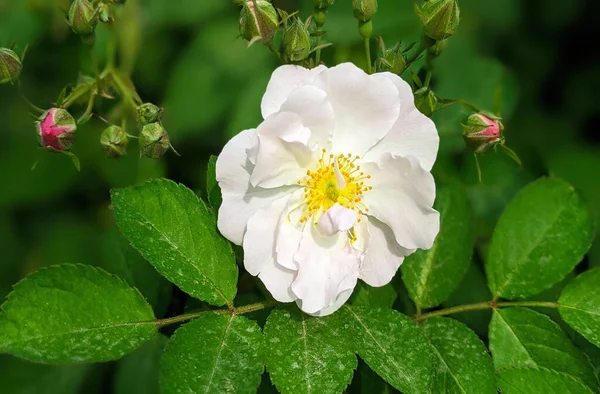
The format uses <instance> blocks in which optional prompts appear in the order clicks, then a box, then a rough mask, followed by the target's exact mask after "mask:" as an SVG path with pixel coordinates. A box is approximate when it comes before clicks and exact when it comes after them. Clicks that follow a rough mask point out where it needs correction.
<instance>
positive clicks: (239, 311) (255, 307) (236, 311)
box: [153, 301, 278, 328]
mask: <svg viewBox="0 0 600 394" xmlns="http://www.w3.org/2000/svg"><path fill="white" fill-rule="evenodd" d="M277 304H278V302H277V301H262V302H257V303H256V304H250V305H244V306H240V307H237V308H233V307H232V308H230V309H215V310H213V311H212V312H214V313H217V314H219V315H243V314H246V313H251V312H256V311H259V310H261V309H266V308H272V307H274V306H276V305H277ZM207 312H211V311H201V312H192V313H186V314H184V315H179V316H174V317H169V318H166V319H157V320H154V322H153V323H154V324H156V325H157V326H158V327H159V328H161V327H165V326H168V325H171V324H177V323H183V322H186V321H189V320H193V319H196V318H198V317H200V315H202V314H203V313H207Z"/></svg>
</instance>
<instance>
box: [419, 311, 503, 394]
mask: <svg viewBox="0 0 600 394" xmlns="http://www.w3.org/2000/svg"><path fill="white" fill-rule="evenodd" d="M420 327H421V329H422V330H423V333H424V334H425V337H427V339H428V340H429V343H430V344H431V346H432V348H433V352H434V353H435V355H436V356H437V365H436V369H437V372H436V374H435V377H434V381H433V387H432V392H434V393H473V394H484V393H492V394H496V378H495V376H494V367H493V366H492V359H491V357H490V355H489V354H488V351H487V349H486V347H485V345H484V344H483V342H481V339H479V338H478V337H477V334H475V333H474V332H473V331H471V330H469V329H468V328H467V327H466V326H465V325H464V324H462V323H460V322H458V321H456V320H454V319H448V318H433V319H428V320H425V321H424V322H423V323H421V325H420Z"/></svg>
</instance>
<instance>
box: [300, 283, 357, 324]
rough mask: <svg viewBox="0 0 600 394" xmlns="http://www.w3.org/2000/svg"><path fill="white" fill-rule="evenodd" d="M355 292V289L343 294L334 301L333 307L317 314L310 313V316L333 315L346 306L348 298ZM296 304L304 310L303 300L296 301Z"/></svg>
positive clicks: (330, 306)
mask: <svg viewBox="0 0 600 394" xmlns="http://www.w3.org/2000/svg"><path fill="white" fill-rule="evenodd" d="M353 291H354V288H352V289H348V290H346V291H343V292H341V293H340V295H338V296H337V298H336V299H335V300H334V301H333V303H332V304H331V305H329V306H328V307H325V308H323V309H321V310H320V311H317V312H315V313H310V315H312V316H318V317H321V316H327V315H331V314H332V313H333V312H335V311H337V310H338V309H340V307H341V306H342V305H344V304H345V303H346V301H348V298H350V296H351V295H352V292H353ZM296 303H297V304H298V306H299V307H300V309H302V300H300V299H298V300H296Z"/></svg>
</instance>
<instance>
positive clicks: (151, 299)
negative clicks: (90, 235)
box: [102, 228, 172, 316]
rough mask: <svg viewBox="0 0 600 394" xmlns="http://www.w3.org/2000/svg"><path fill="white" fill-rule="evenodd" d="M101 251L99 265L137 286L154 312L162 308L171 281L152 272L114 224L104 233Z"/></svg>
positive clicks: (163, 310) (169, 295)
mask: <svg viewBox="0 0 600 394" xmlns="http://www.w3.org/2000/svg"><path fill="white" fill-rule="evenodd" d="M102 253H103V255H104V256H103V257H104V258H103V259H102V268H104V269H105V270H107V271H108V272H110V273H111V274H115V275H117V276H119V277H120V278H122V279H124V280H126V281H127V283H129V284H130V285H131V286H133V287H135V288H137V289H138V290H139V291H140V293H142V294H143V296H144V297H145V298H146V300H148V303H149V304H150V305H152V307H153V309H154V312H155V314H156V315H157V316H160V315H162V314H163V313H164V312H165V311H166V309H167V307H168V306H169V302H170V300H171V292H172V285H171V283H170V282H169V281H167V280H166V279H165V278H164V277H162V276H161V275H160V274H159V273H158V272H156V270H155V269H154V267H153V266H152V265H150V263H148V262H147V261H146V260H144V258H143V257H142V256H141V255H140V254H139V253H138V252H137V251H136V250H135V249H133V248H132V247H131V246H130V245H129V243H128V242H127V240H126V239H125V238H124V237H123V236H122V235H121V234H120V233H119V232H118V231H117V230H116V228H115V230H114V231H112V230H111V231H108V232H107V233H106V234H105V235H104V238H103V240H102Z"/></svg>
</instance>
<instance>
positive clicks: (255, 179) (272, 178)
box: [250, 112, 315, 188]
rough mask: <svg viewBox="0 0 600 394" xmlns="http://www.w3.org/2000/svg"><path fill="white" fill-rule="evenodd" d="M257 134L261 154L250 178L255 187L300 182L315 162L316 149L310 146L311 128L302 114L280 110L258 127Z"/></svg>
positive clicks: (270, 186)
mask: <svg viewBox="0 0 600 394" xmlns="http://www.w3.org/2000/svg"><path fill="white" fill-rule="evenodd" d="M256 135H257V137H258V141H259V142H258V154H257V155H256V161H255V167H254V170H253V172H252V176H251V177H250V181H251V183H252V184H253V185H254V186H261V187H264V188H273V187H278V186H282V185H296V182H297V181H299V180H300V179H303V178H304V177H305V176H306V168H307V167H309V166H311V165H314V161H315V160H314V155H315V152H313V151H312V150H311V149H309V147H308V146H307V143H308V140H309V137H310V130H309V129H308V128H306V127H304V125H303V124H302V122H301V118H300V116H299V115H297V114H294V113H291V112H278V113H277V114H275V115H273V116H271V117H269V118H268V119H267V120H265V121H264V122H263V123H262V124H261V125H260V126H259V127H258V129H257V131H256Z"/></svg>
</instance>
